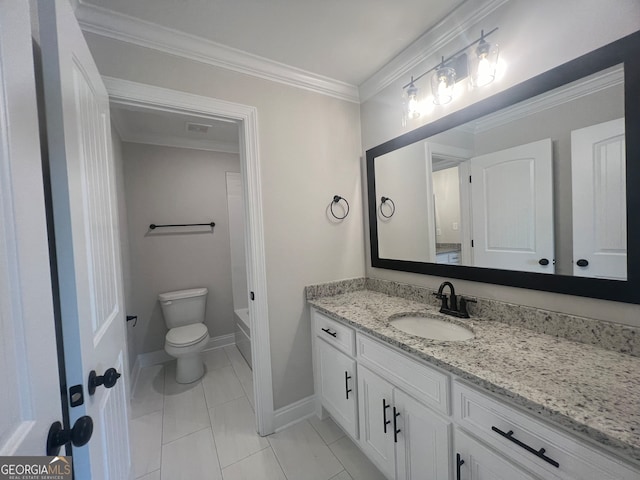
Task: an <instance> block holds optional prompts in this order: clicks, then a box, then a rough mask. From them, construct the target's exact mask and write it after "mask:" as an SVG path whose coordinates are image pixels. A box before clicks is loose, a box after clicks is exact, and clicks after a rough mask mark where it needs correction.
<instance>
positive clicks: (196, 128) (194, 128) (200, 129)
mask: <svg viewBox="0 0 640 480" xmlns="http://www.w3.org/2000/svg"><path fill="white" fill-rule="evenodd" d="M212 126H213V125H206V124H204V123H192V122H187V132H195V133H207V132H208V131H209V129H210V128H211V127H212Z"/></svg>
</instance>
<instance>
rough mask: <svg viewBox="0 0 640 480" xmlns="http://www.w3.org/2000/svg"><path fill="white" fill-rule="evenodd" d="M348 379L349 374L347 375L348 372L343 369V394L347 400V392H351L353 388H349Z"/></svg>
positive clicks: (349, 378) (349, 377)
mask: <svg viewBox="0 0 640 480" xmlns="http://www.w3.org/2000/svg"><path fill="white" fill-rule="evenodd" d="M349 380H351V375H349V372H347V371H345V372H344V389H345V395H346V396H347V400H349V392H353V390H352V389H350V388H349Z"/></svg>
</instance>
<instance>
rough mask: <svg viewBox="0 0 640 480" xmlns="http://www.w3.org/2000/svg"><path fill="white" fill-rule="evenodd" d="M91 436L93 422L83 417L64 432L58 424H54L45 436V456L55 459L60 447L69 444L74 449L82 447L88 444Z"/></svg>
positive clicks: (89, 418)
mask: <svg viewBox="0 0 640 480" xmlns="http://www.w3.org/2000/svg"><path fill="white" fill-rule="evenodd" d="M91 435H93V420H92V419H91V417H88V416H86V415H85V416H84V417H80V418H79V419H77V420H76V423H74V424H73V428H72V429H71V430H64V429H63V428H62V424H61V423H60V422H54V423H53V424H52V425H51V428H49V434H48V435H47V456H48V457H55V456H57V455H58V453H60V447H62V446H63V445H65V444H67V443H69V442H71V444H72V445H73V446H74V447H82V446H83V445H86V444H87V443H89V440H91Z"/></svg>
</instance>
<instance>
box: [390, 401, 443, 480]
mask: <svg viewBox="0 0 640 480" xmlns="http://www.w3.org/2000/svg"><path fill="white" fill-rule="evenodd" d="M394 404H395V406H396V408H397V410H398V412H400V415H399V417H398V429H400V433H398V443H396V464H397V475H396V479H397V480H430V479H438V478H443V479H447V478H450V475H449V466H450V462H449V458H450V457H449V453H450V441H449V430H450V426H451V422H449V421H446V420H444V419H442V418H440V417H439V416H438V415H436V414H435V413H434V412H432V411H431V410H429V409H428V408H427V407H425V406H424V405H422V404H420V403H418V402H416V401H415V400H414V399H413V398H411V397H410V396H409V395H407V394H406V393H404V392H402V391H400V390H398V389H395V391H394Z"/></svg>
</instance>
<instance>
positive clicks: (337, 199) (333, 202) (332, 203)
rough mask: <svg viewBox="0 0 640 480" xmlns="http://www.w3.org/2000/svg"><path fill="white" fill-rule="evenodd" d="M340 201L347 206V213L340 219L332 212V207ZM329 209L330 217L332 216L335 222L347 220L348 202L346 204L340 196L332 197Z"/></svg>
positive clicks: (345, 200)
mask: <svg viewBox="0 0 640 480" xmlns="http://www.w3.org/2000/svg"><path fill="white" fill-rule="evenodd" d="M340 200H344V203H346V204H347V211H346V212H345V214H344V215H343V216H342V217H339V216H338V215H336V213H335V212H334V211H333V206H334V205H335V204H336V203H338V202H339V201H340ZM329 209H330V210H331V215H333V217H334V218H336V219H337V220H344V219H345V218H347V215H349V202H347V199H346V198H343V197H341V196H340V195H334V196H333V200H332V201H331V204H330V206H329Z"/></svg>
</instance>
